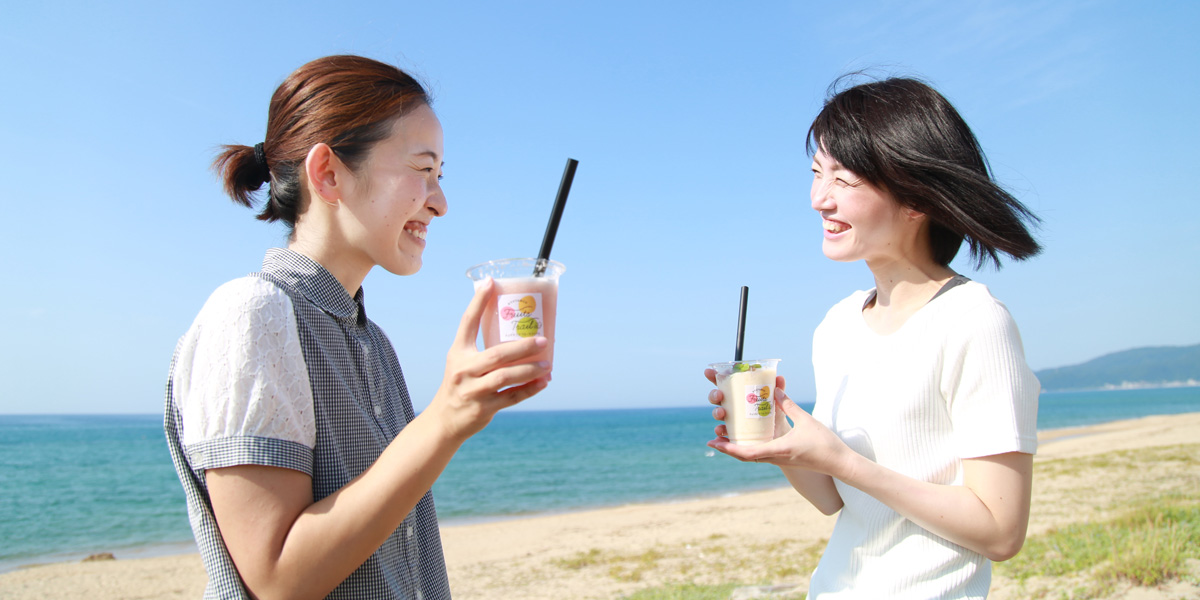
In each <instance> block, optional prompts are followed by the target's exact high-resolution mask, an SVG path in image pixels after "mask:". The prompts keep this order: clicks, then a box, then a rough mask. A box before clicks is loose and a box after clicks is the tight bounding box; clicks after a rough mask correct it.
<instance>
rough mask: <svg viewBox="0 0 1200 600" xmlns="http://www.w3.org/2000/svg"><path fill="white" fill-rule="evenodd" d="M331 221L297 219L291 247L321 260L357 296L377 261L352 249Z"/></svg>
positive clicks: (339, 281)
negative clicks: (330, 224)
mask: <svg viewBox="0 0 1200 600" xmlns="http://www.w3.org/2000/svg"><path fill="white" fill-rule="evenodd" d="M322 225H325V226H322ZM328 225H329V223H328V222H321V221H319V220H315V219H312V220H310V221H309V222H308V223H304V222H303V221H301V222H300V223H297V224H296V229H295V231H294V232H293V234H292V237H291V239H290V240H288V249H289V250H292V251H293V252H299V253H300V254H303V255H305V256H307V257H309V258H311V259H313V260H315V261H317V263H318V264H320V265H321V266H322V267H325V270H327V271H329V273H330V274H331V275H333V276H334V278H335V279H337V280H338V283H341V284H342V287H344V288H346V293H347V294H350V296H354V295H355V294H357V293H358V288H360V287H362V282H363V280H364V279H366V278H367V273H370V272H371V267H372V266H374V265H373V264H372V263H371V262H370V260H362V258H361V257H358V256H356V253H354V252H352V251H350V248H351V246H350V245H349V244H347V243H345V242H344V240H343V237H342V235H341V232H340V231H338V230H337V228H336V227H331V226H328Z"/></svg>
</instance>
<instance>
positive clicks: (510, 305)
mask: <svg viewBox="0 0 1200 600" xmlns="http://www.w3.org/2000/svg"><path fill="white" fill-rule="evenodd" d="M498 305H499V309H500V341H501V342H515V341H517V340H520V339H524V338H528V337H533V336H535V335H545V334H546V333H545V332H544V331H542V323H543V321H542V294H541V293H540V292H530V293H528V294H500V298H499V299H498Z"/></svg>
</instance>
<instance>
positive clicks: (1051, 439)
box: [0, 413, 1200, 600]
mask: <svg viewBox="0 0 1200 600" xmlns="http://www.w3.org/2000/svg"><path fill="white" fill-rule="evenodd" d="M1040 438H1041V444H1040V447H1039V450H1038V455H1037V458H1036V460H1035V465H1036V467H1035V475H1034V495H1033V508H1032V516H1031V521H1030V525H1029V532H1030V535H1036V534H1038V533H1041V532H1044V531H1047V530H1048V529H1050V528H1052V527H1057V526H1062V525H1064V524H1068V523H1073V522H1079V521H1096V520H1102V519H1104V518H1107V517H1110V516H1112V515H1115V514H1118V513H1120V512H1121V511H1122V510H1124V509H1127V508H1128V507H1129V506H1130V505H1131V503H1134V502H1137V501H1139V500H1144V499H1146V498H1151V497H1155V496H1158V495H1165V494H1169V493H1171V492H1176V493H1179V494H1182V495H1185V496H1192V497H1194V496H1196V494H1197V492H1196V490H1198V489H1200V469H1197V468H1196V467H1195V466H1194V465H1195V464H1196V463H1195V460H1194V459H1189V460H1185V461H1183V462H1180V461H1179V460H1175V459H1174V458H1173V457H1176V456H1179V455H1180V454H1181V453H1182V454H1185V455H1188V456H1191V457H1196V456H1197V455H1198V454H1200V413H1191V414H1184V415H1172V416H1156V417H1146V418H1142V419H1134V420H1128V421H1119V422H1114V423H1107V424H1103V425H1096V426H1091V427H1080V428H1073V429H1063V430H1055V431H1050V432H1044V433H1043V434H1041V436H1040ZM1181 446H1182V447H1184V448H1179V447H1181ZM1181 465H1183V467H1182V468H1181ZM781 480H782V478H781ZM614 485H619V482H614ZM713 492H714V497H711V498H703V499H697V500H689V501H682V502H675V503H656V504H635V505H629V506H622V507H616V508H605V509H600V510H592V511H586V512H575V513H566V514H557V515H547V516H538V517H530V518H521V519H510V520H503V521H494V522H487V523H479V524H470V525H457V526H446V527H443V528H442V538H443V544H444V546H445V551H446V561H447V565H448V568H449V573H450V583H451V587H452V589H453V592H454V595H455V597H456V598H460V599H463V600H475V599H483V600H489V599H501V598H503V599H506V600H507V599H512V598H522V599H530V600H539V599H547V600H548V599H551V598H554V599H563V598H567V599H575V598H578V599H588V598H620V597H622V596H625V595H628V594H631V593H633V592H635V591H637V590H640V589H644V588H651V587H655V586H659V585H665V584H681V583H688V582H694V583H699V584H719V583H734V582H738V583H741V584H745V585H747V586H750V585H760V586H773V587H775V588H776V589H779V590H786V591H790V593H789V594H785V595H781V596H775V597H788V598H803V597H804V589H805V586H806V582H807V576H808V573H809V572H810V571H811V569H812V568H813V566H814V565H815V564H816V560H817V559H818V557H819V555H820V552H821V549H822V548H823V546H824V542H825V540H826V539H827V538H828V536H829V533H830V531H831V530H832V529H833V524H834V517H826V516H824V515H821V514H820V513H819V512H817V510H816V509H814V508H812V506H810V505H809V504H807V503H806V502H804V500H803V499H802V498H800V497H799V495H797V494H796V493H795V492H793V491H792V490H791V488H780V489H775V490H768V491H763V492H754V493H747V494H741V495H737V496H728V497H718V496H716V495H717V494H718V493H719V490H717V489H714V490H713ZM735 530H736V531H738V532H739V533H737V534H734V533H732V532H733V531H735ZM1189 565H1190V568H1191V574H1192V578H1191V579H1193V580H1195V579H1196V576H1200V563H1197V562H1196V561H1192V562H1191V563H1189ZM996 573H997V574H996V577H995V579H994V581H993V585H992V593H991V595H990V596H989V598H992V599H995V600H1012V599H1016V598H1027V597H1034V596H1037V595H1038V594H1039V592H1045V591H1047V590H1061V589H1067V588H1068V587H1070V586H1074V582H1060V581H1052V580H1048V581H1038V580H1036V579H1035V580H1031V581H1027V582H1025V583H1024V584H1018V583H1017V582H1015V581H1011V580H1008V579H1006V578H1005V577H1004V575H1003V565H998V566H997V568H996ZM204 583H205V575H204V571H203V568H202V566H201V564H200V559H199V556H198V555H196V554H185V555H176V556H163V557H155V558H138V559H127V560H122V559H121V557H120V556H117V559H116V560H108V561H96V562H84V563H79V562H75V563H57V564H49V565H40V566H35V567H28V568H23V569H19V570H17V571H13V572H9V573H3V574H0V599H14V600H17V599H20V600H25V599H30V600H32V599H35V598H36V599H39V600H40V599H53V598H86V599H87V600H110V599H111V600H117V599H134V598H138V599H140V598H146V599H151V598H199V597H201V595H202V593H203V589H204ZM1047 597H1053V598H1057V597H1059V595H1058V593H1057V592H1056V591H1055V592H1051V593H1050V595H1049V596H1047ZM1101 597H1102V598H1106V599H1118V598H1120V599H1135V598H1136V599H1145V600H1168V599H1171V600H1173V599H1176V598H1200V586H1197V585H1195V584H1192V583H1188V582H1181V581H1173V582H1170V583H1168V584H1167V585H1165V586H1162V587H1159V588H1131V587H1130V586H1128V585H1118V586H1117V588H1116V589H1115V590H1113V591H1111V592H1109V593H1108V595H1105V596H1101Z"/></svg>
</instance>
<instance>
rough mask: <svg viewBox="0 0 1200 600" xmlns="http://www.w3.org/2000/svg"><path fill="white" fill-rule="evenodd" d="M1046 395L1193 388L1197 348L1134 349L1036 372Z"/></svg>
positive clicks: (1198, 373)
mask: <svg viewBox="0 0 1200 600" xmlns="http://www.w3.org/2000/svg"><path fill="white" fill-rule="evenodd" d="M1037 377H1038V380H1039V381H1041V382H1042V389H1043V390H1045V391H1048V392H1056V391H1065V390H1086V389H1101V388H1120V387H1159V386H1168V385H1189V383H1188V382H1191V383H1190V385H1197V384H1198V382H1200V344H1196V345H1195V346H1158V347H1153V348H1134V349H1132V350H1124V351H1122V352H1114V353H1112V354H1106V355H1104V356H1101V357H1100V358H1094V359H1092V360H1089V361H1087V362H1085V363H1083V364H1079V365H1073V366H1070V367H1059V368H1057V369H1045V370H1042V371H1038V372H1037Z"/></svg>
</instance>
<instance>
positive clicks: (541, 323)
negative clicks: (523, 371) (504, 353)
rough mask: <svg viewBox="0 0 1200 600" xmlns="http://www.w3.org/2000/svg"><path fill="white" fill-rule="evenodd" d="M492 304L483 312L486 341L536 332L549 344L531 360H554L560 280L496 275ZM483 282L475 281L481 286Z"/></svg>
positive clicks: (508, 339)
mask: <svg viewBox="0 0 1200 600" xmlns="http://www.w3.org/2000/svg"><path fill="white" fill-rule="evenodd" d="M495 282H496V288H495V294H494V299H493V301H492V304H491V306H489V307H488V308H487V310H485V311H484V313H483V322H482V324H481V328H482V333H483V345H484V347H485V348H491V347H492V346H495V345H496V344H500V343H503V342H511V341H515V340H520V339H524V338H530V337H534V336H538V335H540V336H542V337H545V338H546V341H548V342H549V345H547V346H546V349H545V350H544V351H543V352H541V353H539V354H537V355H536V356H534V358H533V359H532V360H548V361H551V362H552V363H553V361H554V317H555V314H556V313H557V310H558V282H557V280H556V279H553V278H549V277H533V276H532V275H530V276H528V277H496V278H495ZM480 283H481V282H480V281H476V282H475V285H476V286H478V285H479V284H480Z"/></svg>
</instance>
